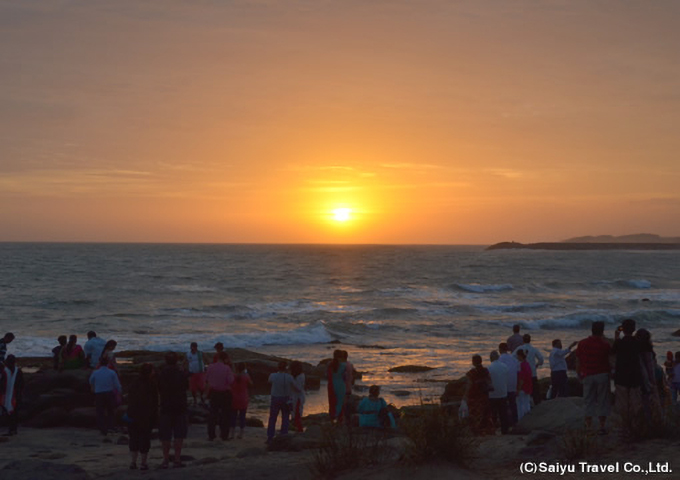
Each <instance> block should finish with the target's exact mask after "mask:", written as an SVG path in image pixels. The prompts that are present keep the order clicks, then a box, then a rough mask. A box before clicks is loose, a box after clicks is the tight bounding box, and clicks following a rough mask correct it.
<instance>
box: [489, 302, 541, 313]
mask: <svg viewBox="0 0 680 480" xmlns="http://www.w3.org/2000/svg"><path fill="white" fill-rule="evenodd" d="M551 306H552V305H550V304H549V303H547V302H532V303H525V304H521V305H480V306H477V308H478V309H479V310H482V311H486V312H502V313H524V312H527V311H529V310H541V309H545V308H550V307H551Z"/></svg>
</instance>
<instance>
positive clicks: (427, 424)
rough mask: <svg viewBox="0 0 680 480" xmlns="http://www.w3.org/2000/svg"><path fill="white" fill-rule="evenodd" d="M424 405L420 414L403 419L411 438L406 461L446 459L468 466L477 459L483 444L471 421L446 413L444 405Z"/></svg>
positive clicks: (404, 429)
mask: <svg viewBox="0 0 680 480" xmlns="http://www.w3.org/2000/svg"><path fill="white" fill-rule="evenodd" d="M423 407H424V408H422V410H421V411H420V412H419V413H418V414H417V415H411V416H409V417H408V418H404V419H403V420H402V422H401V427H402V429H403V431H404V433H405V434H406V437H407V439H408V443H407V447H406V451H405V452H404V458H405V460H406V461H409V462H412V463H416V464H420V463H425V462H427V461H430V460H445V461H448V462H451V463H454V464H456V465H460V466H463V467H465V466H468V465H469V463H470V462H471V461H472V460H473V459H474V458H476V456H477V449H478V447H479V440H478V438H477V437H475V436H474V435H473V434H472V431H471V430H470V427H469V425H468V422H466V421H461V420H459V419H458V418H456V417H451V416H448V415H446V413H445V412H444V411H443V410H442V409H441V408H440V407H435V408H432V406H426V405H424V406H423Z"/></svg>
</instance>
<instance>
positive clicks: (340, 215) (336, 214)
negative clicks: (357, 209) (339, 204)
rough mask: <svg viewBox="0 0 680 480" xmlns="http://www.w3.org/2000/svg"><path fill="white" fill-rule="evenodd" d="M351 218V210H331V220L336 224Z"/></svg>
mask: <svg viewBox="0 0 680 480" xmlns="http://www.w3.org/2000/svg"><path fill="white" fill-rule="evenodd" d="M351 218H352V209H350V208H336V209H335V210H333V220H335V221H336V222H346V221H348V220H349V219H351Z"/></svg>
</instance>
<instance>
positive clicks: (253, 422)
mask: <svg viewBox="0 0 680 480" xmlns="http://www.w3.org/2000/svg"><path fill="white" fill-rule="evenodd" d="M246 427H256V428H264V423H263V422H262V420H260V419H259V418H255V417H247V418H246Z"/></svg>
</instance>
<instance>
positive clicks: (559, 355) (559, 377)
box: [550, 339, 578, 398]
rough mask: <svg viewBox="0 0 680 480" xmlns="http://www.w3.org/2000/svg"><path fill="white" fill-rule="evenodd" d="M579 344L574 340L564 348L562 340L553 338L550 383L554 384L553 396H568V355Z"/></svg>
mask: <svg viewBox="0 0 680 480" xmlns="http://www.w3.org/2000/svg"><path fill="white" fill-rule="evenodd" d="M576 345H578V342H574V343H572V344H571V345H569V347H568V348H564V349H563V348H562V341H561V340H559V339H556V340H553V342H552V346H553V349H552V351H551V352H550V383H551V385H552V396H551V398H557V397H567V396H569V392H568V388H567V387H568V383H569V379H568V377H567V360H566V356H567V355H568V354H569V353H571V349H572V348H574V347H575V346H576Z"/></svg>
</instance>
